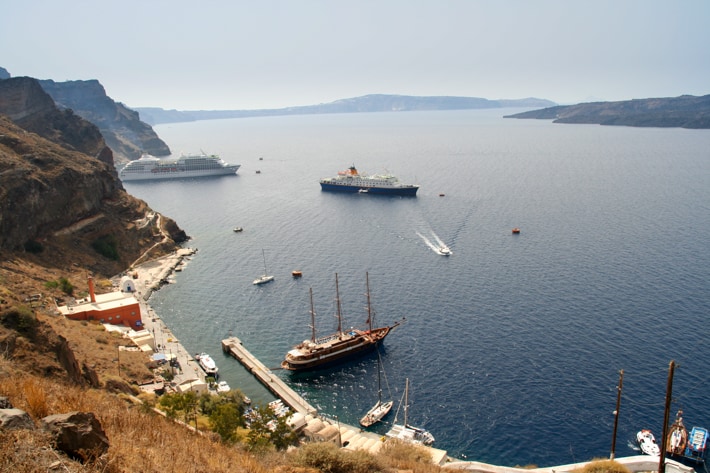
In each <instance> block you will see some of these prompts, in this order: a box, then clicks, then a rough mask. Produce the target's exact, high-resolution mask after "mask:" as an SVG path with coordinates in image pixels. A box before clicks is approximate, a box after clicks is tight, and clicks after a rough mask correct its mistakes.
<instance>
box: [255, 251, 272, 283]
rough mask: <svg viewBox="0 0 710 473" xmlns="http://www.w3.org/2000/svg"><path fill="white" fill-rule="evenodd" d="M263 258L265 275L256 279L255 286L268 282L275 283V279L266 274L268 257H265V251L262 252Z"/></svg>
mask: <svg viewBox="0 0 710 473" xmlns="http://www.w3.org/2000/svg"><path fill="white" fill-rule="evenodd" d="M261 256H262V258H264V274H262V275H261V276H259V277H258V278H256V279H254V284H265V283H267V282H270V281H273V280H274V277H273V276H271V275H269V274H267V272H266V256H265V255H264V250H263V249H262V250H261Z"/></svg>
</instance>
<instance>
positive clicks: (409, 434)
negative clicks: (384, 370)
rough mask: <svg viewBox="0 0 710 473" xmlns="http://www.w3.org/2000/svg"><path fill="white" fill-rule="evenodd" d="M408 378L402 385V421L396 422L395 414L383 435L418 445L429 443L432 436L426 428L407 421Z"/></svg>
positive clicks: (432, 438) (432, 441) (400, 405)
mask: <svg viewBox="0 0 710 473" xmlns="http://www.w3.org/2000/svg"><path fill="white" fill-rule="evenodd" d="M408 403H409V378H407V381H406V384H405V385H404V422H403V423H402V424H398V423H397V416H396V415H395V418H394V423H393V424H392V428H391V429H390V430H389V432H387V433H386V434H385V435H386V436H387V437H390V438H393V439H397V440H402V441H404V442H409V443H416V444H420V445H427V446H428V445H431V444H433V443H434V436H433V435H432V434H431V432H429V431H428V430H424V429H422V428H419V427H414V426H412V425H409V424H408V423H407V411H408V410H409V405H408ZM399 407H402V402H401V401H400V404H399ZM399 407H398V408H397V415H399Z"/></svg>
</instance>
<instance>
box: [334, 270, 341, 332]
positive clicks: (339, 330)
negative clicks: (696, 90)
mask: <svg viewBox="0 0 710 473" xmlns="http://www.w3.org/2000/svg"><path fill="white" fill-rule="evenodd" d="M335 305H336V310H337V315H336V317H338V338H343V316H342V312H341V311H342V306H341V304H340V290H339V289H338V273H335Z"/></svg>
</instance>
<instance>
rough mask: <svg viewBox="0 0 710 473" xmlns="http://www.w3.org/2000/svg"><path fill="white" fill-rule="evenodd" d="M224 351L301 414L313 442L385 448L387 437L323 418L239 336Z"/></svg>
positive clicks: (440, 453)
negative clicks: (248, 348)
mask: <svg viewBox="0 0 710 473" xmlns="http://www.w3.org/2000/svg"><path fill="white" fill-rule="evenodd" d="M222 350H224V352H225V353H228V354H230V355H232V356H233V357H234V358H236V359H237V360H239V362H240V363H241V364H242V365H244V367H245V368H246V369H247V370H249V372H250V373H252V374H253V375H254V376H255V377H256V379H258V380H259V382H261V383H262V384H263V385H264V386H265V387H266V388H267V389H268V390H269V391H271V393H273V394H274V395H275V396H276V397H278V398H279V399H281V400H282V401H283V403H284V404H286V405H288V406H289V407H290V408H291V409H293V410H294V411H295V412H296V413H297V414H295V415H294V417H296V416H300V417H302V418H303V420H302V422H301V425H302V428H303V433H304V434H305V435H306V437H307V438H309V439H310V440H312V441H317V442H333V443H335V444H336V445H339V446H340V447H341V448H345V449H347V450H353V451H354V450H365V451H368V452H370V453H372V454H376V453H377V452H378V451H379V450H380V449H381V448H382V445H384V442H385V441H386V438H385V437H383V436H380V435H378V434H376V433H374V432H367V431H365V430H363V429H361V428H359V427H354V426H351V425H347V424H344V423H342V422H340V421H338V418H337V417H335V418H331V417H330V416H326V415H319V414H318V411H317V410H316V408H315V407H313V406H311V405H310V404H308V402H307V401H306V400H305V399H303V398H302V397H301V396H300V395H299V394H298V393H296V391H294V390H293V389H291V388H290V387H289V386H288V385H286V383H284V382H283V381H282V380H281V378H279V377H278V376H274V374H273V373H272V371H271V370H270V369H269V368H267V367H266V366H265V365H264V364H263V363H262V362H261V361H259V360H258V359H257V358H256V357H255V356H254V355H252V354H251V353H250V352H249V350H247V349H246V348H245V347H244V345H243V344H242V341H241V340H239V339H238V338H237V337H230V338H227V339H224V340H222ZM422 448H424V449H426V450H427V452H428V453H429V454H430V455H431V461H432V463H434V464H435V465H443V464H444V463H446V459H447V455H446V451H445V450H439V449H437V448H432V447H422Z"/></svg>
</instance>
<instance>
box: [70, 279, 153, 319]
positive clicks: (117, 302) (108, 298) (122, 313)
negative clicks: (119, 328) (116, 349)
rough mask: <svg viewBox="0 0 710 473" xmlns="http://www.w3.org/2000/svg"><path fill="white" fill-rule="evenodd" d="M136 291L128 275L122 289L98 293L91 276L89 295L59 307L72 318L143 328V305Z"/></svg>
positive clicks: (122, 283) (122, 281) (122, 282)
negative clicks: (141, 305) (95, 290)
mask: <svg viewBox="0 0 710 473" xmlns="http://www.w3.org/2000/svg"><path fill="white" fill-rule="evenodd" d="M134 293H135V285H134V283H133V281H132V280H131V278H129V277H127V276H126V277H124V278H123V279H122V280H121V287H120V290H118V291H114V292H108V293H106V294H98V295H97V294H95V293H94V281H93V279H92V278H91V277H89V297H88V298H86V299H81V300H78V301H76V303H75V304H72V305H65V306H59V307H57V309H58V310H59V313H60V314H62V315H64V316H65V317H67V318H69V319H72V320H94V321H96V322H101V323H108V324H113V325H125V326H127V327H131V328H132V329H133V330H142V329H143V322H142V319H141V307H140V304H139V303H138V299H136V297H135V294H134Z"/></svg>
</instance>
